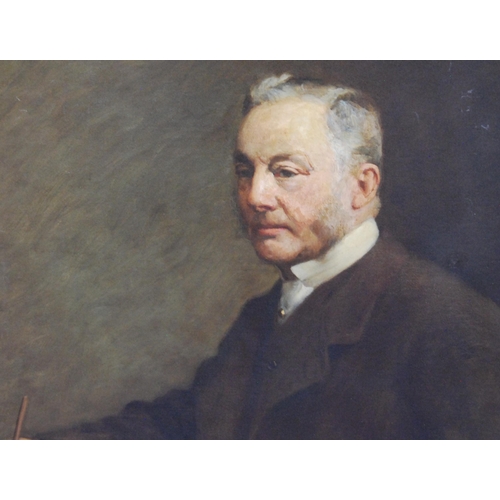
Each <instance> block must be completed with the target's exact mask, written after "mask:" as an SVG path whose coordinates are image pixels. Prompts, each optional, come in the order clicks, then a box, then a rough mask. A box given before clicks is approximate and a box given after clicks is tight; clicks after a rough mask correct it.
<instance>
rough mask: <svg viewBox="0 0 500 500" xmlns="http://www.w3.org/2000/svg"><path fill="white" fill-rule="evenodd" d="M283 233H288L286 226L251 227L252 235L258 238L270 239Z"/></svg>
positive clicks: (266, 225) (265, 225) (262, 225)
mask: <svg viewBox="0 0 500 500" xmlns="http://www.w3.org/2000/svg"><path fill="white" fill-rule="evenodd" d="M285 231H290V229H289V228H288V226H284V225H279V224H259V225H256V226H252V235H254V236H260V237H267V238H272V237H275V236H278V235H280V234H282V233H284V232H285Z"/></svg>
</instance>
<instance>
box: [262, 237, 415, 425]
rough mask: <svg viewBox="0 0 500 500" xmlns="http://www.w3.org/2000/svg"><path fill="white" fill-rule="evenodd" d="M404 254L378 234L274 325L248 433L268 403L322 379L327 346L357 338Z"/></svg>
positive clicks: (280, 399)
mask: <svg viewBox="0 0 500 500" xmlns="http://www.w3.org/2000/svg"><path fill="white" fill-rule="evenodd" d="M407 258H408V255H407V253H406V251H405V250H404V249H403V248H402V247H400V246H399V245H398V244H396V243H392V242H387V241H385V240H384V239H382V238H380V239H379V241H378V242H377V244H376V245H375V247H374V248H373V249H372V250H371V251H370V252H369V253H368V254H367V255H366V256H365V257H363V258H362V259H361V260H360V261H358V262H357V263H356V264H354V265H353V266H351V267H350V268H349V269H347V270H346V271H344V272H343V273H341V274H340V275H338V276H336V277H335V278H333V279H332V280H330V281H329V282H327V283H324V284H323V285H321V286H320V287H318V288H317V289H316V290H315V291H314V292H313V293H312V294H311V295H310V296H309V297H308V298H307V299H306V300H305V301H304V302H303V304H301V305H300V306H299V307H298V308H297V309H296V311H295V312H294V313H293V314H292V315H291V316H290V318H289V319H288V320H287V321H286V322H285V323H284V324H282V325H278V324H276V325H275V329H274V332H273V333H272V334H271V335H270V336H269V337H268V339H267V343H266V345H265V346H264V348H263V351H262V352H263V355H262V359H261V370H260V372H261V377H260V379H261V382H260V391H259V392H260V398H259V403H258V405H257V410H256V415H255V416H256V417H257V418H256V419H255V420H254V426H253V433H255V432H256V430H257V426H258V422H259V421H260V418H261V417H263V416H264V414H265V413H266V411H268V410H269V409H270V408H271V407H273V406H274V405H276V404H277V403H279V402H280V401H282V400H284V399H285V398H287V397H289V396H291V395H292V394H294V393H296V392H298V391H300V390H302V389H305V388H306V387H308V386H310V385H312V384H315V383H317V382H320V381H321V380H323V379H324V378H325V376H326V375H327V374H328V372H329V368H330V365H329V357H328V348H329V346H331V345H349V344H354V343H357V342H359V341H360V340H361V339H362V337H363V335H364V333H365V330H366V327H367V324H368V323H369V321H370V318H371V316H372V312H373V310H374V307H375V304H376V302H377V299H378V298H379V296H380V295H381V294H382V293H383V291H384V290H385V288H386V287H387V285H388V284H389V282H390V281H391V279H392V278H393V276H394V275H395V274H396V273H397V272H398V270H399V269H400V268H401V266H402V265H403V263H404V262H405V261H406V259H407Z"/></svg>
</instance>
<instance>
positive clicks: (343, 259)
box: [291, 218, 379, 288]
mask: <svg viewBox="0 0 500 500" xmlns="http://www.w3.org/2000/svg"><path fill="white" fill-rule="evenodd" d="M378 236H379V230H378V226H377V223H376V222H375V219H373V218H370V219H368V220H366V221H364V222H363V223H362V224H360V225H359V226H358V227H357V228H356V229H354V230H353V231H351V232H350V233H348V234H346V235H345V236H344V237H343V238H342V239H341V240H340V241H339V242H337V243H336V244H335V245H333V246H332V248H330V250H328V252H326V254H325V255H323V256H321V257H320V258H318V259H314V260H309V261H307V262H302V263H300V264H297V265H295V266H292V267H291V271H292V273H293V274H294V275H295V276H296V277H297V278H298V279H299V280H300V281H301V282H302V283H303V284H304V285H305V286H307V287H313V288H316V287H317V286H319V285H321V284H322V283H325V282H326V281H328V280H330V279H332V278H333V277H335V276H337V274H340V273H341V272H342V271H345V270H346V269H347V268H348V267H350V266H352V265H353V264H354V263H355V262H357V261H358V260H359V259H361V257H363V256H364V255H366V254H367V253H368V252H369V251H370V250H371V249H372V248H373V246H374V245H375V243H376V242H377V239H378Z"/></svg>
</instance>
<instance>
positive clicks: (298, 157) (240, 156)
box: [233, 151, 314, 172]
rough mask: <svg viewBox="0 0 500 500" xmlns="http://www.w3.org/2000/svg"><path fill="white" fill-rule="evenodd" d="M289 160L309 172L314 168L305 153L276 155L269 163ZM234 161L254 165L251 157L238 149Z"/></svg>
mask: <svg viewBox="0 0 500 500" xmlns="http://www.w3.org/2000/svg"><path fill="white" fill-rule="evenodd" d="M288 160H289V161H292V162H294V163H296V164H297V165H298V166H299V167H302V168H304V169H306V170H307V171H308V172H310V171H311V170H314V168H313V166H312V165H311V163H310V162H309V159H308V158H307V156H306V155H303V154H302V153H292V154H280V155H275V156H273V157H272V158H271V160H270V162H269V165H274V164H275V163H278V162H280V161H288ZM233 161H234V163H242V164H244V165H249V166H252V161H251V160H250V158H248V156H247V155H246V154H244V153H242V152H241V151H236V152H235V153H234V155H233Z"/></svg>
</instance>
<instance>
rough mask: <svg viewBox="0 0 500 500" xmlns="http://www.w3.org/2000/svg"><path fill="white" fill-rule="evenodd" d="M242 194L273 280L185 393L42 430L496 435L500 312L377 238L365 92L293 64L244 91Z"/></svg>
mask: <svg viewBox="0 0 500 500" xmlns="http://www.w3.org/2000/svg"><path fill="white" fill-rule="evenodd" d="M244 113H245V116H244V119H243V122H242V124H241V127H240V131H239V135H238V140H237V147H236V151H235V154H234V162H235V173H236V178H237V195H238V204H239V209H240V213H241V217H242V220H243V222H244V224H245V226H246V228H247V231H248V236H249V239H250V241H251V243H252V245H253V247H254V248H255V251H256V252H257V254H258V256H259V257H260V258H261V259H263V260H264V261H267V262H270V263H273V264H275V265H276V266H277V267H278V269H279V270H280V273H281V280H280V282H279V283H277V284H276V286H275V287H274V288H273V289H272V290H271V291H270V292H269V293H268V294H267V295H264V296H262V297H259V298H256V299H253V300H251V301H250V302H249V303H248V304H247V305H246V306H245V307H244V309H243V311H242V313H241V315H240V316H239V318H238V319H237V321H236V322H235V324H234V325H233V327H232V329H231V330H230V332H229V333H228V335H227V336H226V337H225V339H224V340H223V341H222V343H221V345H220V348H219V352H218V354H217V356H215V357H214V358H212V359H210V360H208V361H206V362H205V363H204V364H203V365H202V366H201V367H200V368H199V370H198V372H197V375H196V379H195V381H194V383H193V386H192V387H191V388H190V389H189V390H185V391H181V390H176V391H172V392H170V393H169V394H167V395H166V396H164V397H162V398H159V399H157V400H155V401H153V402H152V403H146V402H133V403H130V404H129V405H127V406H126V407H125V409H124V410H123V411H122V412H121V413H120V414H119V415H118V416H115V417H109V418H106V419H103V420H102V421H100V422H97V423H92V424H84V425H81V426H79V427H77V428H75V429H71V430H67V431H61V432H56V433H52V434H47V435H45V436H40V437H42V438H43V437H47V438H77V439H85V438H87V439H97V438H105V439H106V438H115V439H168V438H170V439H181V438H183V439H184V438H187V439H444V438H452V439H454V438H469V439H480V438H500V333H499V332H500V312H499V309H498V308H497V307H496V306H495V305H494V304H493V303H492V302H490V301H488V300H486V299H484V298H482V297H480V296H479V295H478V294H476V293H475V292H473V291H471V290H469V289H467V288H466V287H465V286H464V285H463V284H461V283H460V282H459V281H457V280H456V279H455V278H452V277H450V276H448V275H447V274H445V273H444V272H442V271H440V270H439V269H437V268H435V267H434V266H433V265H431V264H428V263H425V262H422V261H420V260H418V259H416V258H414V257H412V256H410V255H409V254H408V253H407V252H406V251H405V250H404V248H402V247H401V246H400V245H399V244H397V243H396V242H394V241H392V240H391V239H390V238H389V237H387V236H384V235H380V236H379V230H378V227H377V224H376V222H375V217H376V215H377V213H378V210H379V207H380V202H379V198H378V186H379V183H380V179H381V172H380V168H381V158H382V131H381V126H380V122H379V117H378V113H377V111H376V109H375V107H374V106H373V105H372V104H371V103H370V101H369V99H367V97H366V96H364V95H363V94H361V93H360V92H358V91H356V90H353V89H349V88H342V87H336V86H329V85H322V84H319V83H316V82H312V81H298V80H294V79H293V78H291V77H290V75H282V76H281V77H272V78H268V79H266V80H263V81H262V82H261V83H259V84H258V85H256V86H255V87H254V88H253V89H252V91H251V93H250V95H249V96H248V98H247V100H246V103H245V109H244Z"/></svg>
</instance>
